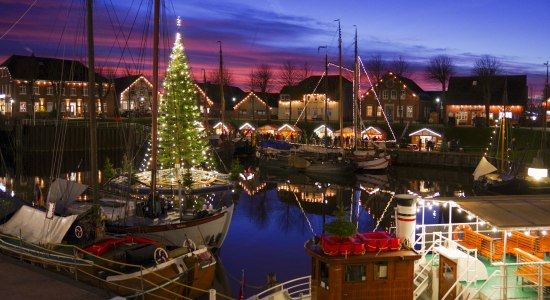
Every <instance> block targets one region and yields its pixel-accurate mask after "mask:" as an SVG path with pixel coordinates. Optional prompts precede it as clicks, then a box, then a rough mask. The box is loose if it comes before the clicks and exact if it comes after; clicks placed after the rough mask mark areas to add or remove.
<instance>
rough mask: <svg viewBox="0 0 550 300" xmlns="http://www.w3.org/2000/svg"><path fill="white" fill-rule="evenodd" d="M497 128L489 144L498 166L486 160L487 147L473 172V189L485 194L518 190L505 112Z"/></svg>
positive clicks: (506, 87)
mask: <svg viewBox="0 0 550 300" xmlns="http://www.w3.org/2000/svg"><path fill="white" fill-rule="evenodd" d="M507 89H508V83H507V80H505V81H504V107H505V110H506V104H507V103H508V91H507ZM497 126H498V130H495V131H494V134H495V136H493V137H491V143H490V145H491V146H494V148H495V149H494V150H495V157H494V160H495V161H496V162H498V168H497V167H496V166H495V165H493V164H492V163H491V162H489V160H487V158H486V157H487V154H488V152H489V151H490V150H492V149H491V148H487V153H485V155H484V156H483V157H482V158H481V160H480V162H479V163H478V165H477V166H476V169H475V170H474V173H473V174H472V175H473V176H474V191H476V192H478V193H487V194H517V193H518V191H519V190H520V184H519V183H520V182H519V180H518V179H517V177H516V176H517V169H518V166H517V164H515V162H514V161H511V160H510V159H509V155H510V151H511V148H510V147H509V144H510V142H511V138H510V131H511V130H510V124H509V122H508V121H507V120H506V113H505V112H504V113H502V117H501V118H500V119H499V120H498V123H497Z"/></svg>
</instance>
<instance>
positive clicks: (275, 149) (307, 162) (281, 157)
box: [257, 23, 357, 177]
mask: <svg viewBox="0 0 550 300" xmlns="http://www.w3.org/2000/svg"><path fill="white" fill-rule="evenodd" d="M338 32H339V39H338V41H339V57H340V74H339V77H338V79H339V88H338V91H339V95H338V97H339V106H338V110H339V121H340V128H342V127H343V119H344V115H343V110H344V103H343V102H344V98H343V94H342V34H341V30H340V23H338ZM323 77H324V80H325V95H326V98H325V100H324V101H325V124H324V127H325V137H326V136H327V132H326V131H327V129H326V128H327V125H328V124H327V123H328V109H327V102H328V80H329V77H328V55H326V54H325V73H324V76H322V77H321V79H322V78H323ZM306 105H307V103H306ZM259 146H260V147H259V148H258V151H257V156H258V158H259V159H260V165H261V166H263V167H267V168H278V169H281V168H282V169H287V170H290V171H299V172H303V173H306V174H308V175H310V176H313V177H318V176H322V177H324V176H329V177H333V176H334V175H349V174H352V173H353V172H354V171H355V170H356V169H357V165H356V164H355V162H353V161H352V160H351V159H349V157H346V153H345V150H344V140H343V138H342V137H341V138H340V144H339V145H335V146H336V147H328V144H327V143H325V145H324V146H321V145H304V144H290V143H287V142H284V141H262V142H261V143H260V145H259Z"/></svg>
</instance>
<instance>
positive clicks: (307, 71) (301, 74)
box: [296, 61, 311, 81]
mask: <svg viewBox="0 0 550 300" xmlns="http://www.w3.org/2000/svg"><path fill="white" fill-rule="evenodd" d="M309 76H311V67H310V66H309V64H308V62H307V61H306V62H305V63H304V64H303V65H302V66H301V67H300V69H299V70H298V72H297V76H296V80H297V81H302V80H304V79H306V78H308V77H309Z"/></svg>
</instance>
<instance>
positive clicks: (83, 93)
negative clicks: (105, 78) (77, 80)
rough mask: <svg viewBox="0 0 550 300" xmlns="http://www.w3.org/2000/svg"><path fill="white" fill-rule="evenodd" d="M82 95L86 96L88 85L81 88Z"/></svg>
mask: <svg viewBox="0 0 550 300" xmlns="http://www.w3.org/2000/svg"><path fill="white" fill-rule="evenodd" d="M82 96H88V87H87V86H85V87H83V88H82Z"/></svg>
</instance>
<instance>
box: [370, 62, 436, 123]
mask: <svg viewBox="0 0 550 300" xmlns="http://www.w3.org/2000/svg"><path fill="white" fill-rule="evenodd" d="M376 96H378V99H377V97H376ZM432 110H433V104H432V103H430V100H429V96H428V94H427V93H426V92H424V90H423V89H422V88H421V87H420V86H418V84H416V82H414V81H413V80H411V79H409V78H407V77H404V76H399V75H395V74H393V73H392V72H388V73H386V74H385V75H384V76H382V78H381V79H380V80H379V81H378V82H376V83H374V86H372V87H371V88H370V89H369V90H368V91H367V92H366V93H365V94H363V95H362V96H361V116H362V118H363V120H368V121H374V120H376V121H379V122H384V115H385V117H386V118H387V119H388V121H389V122H398V121H399V122H400V121H403V122H426V121H427V120H428V118H429V116H430V112H432Z"/></svg>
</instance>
